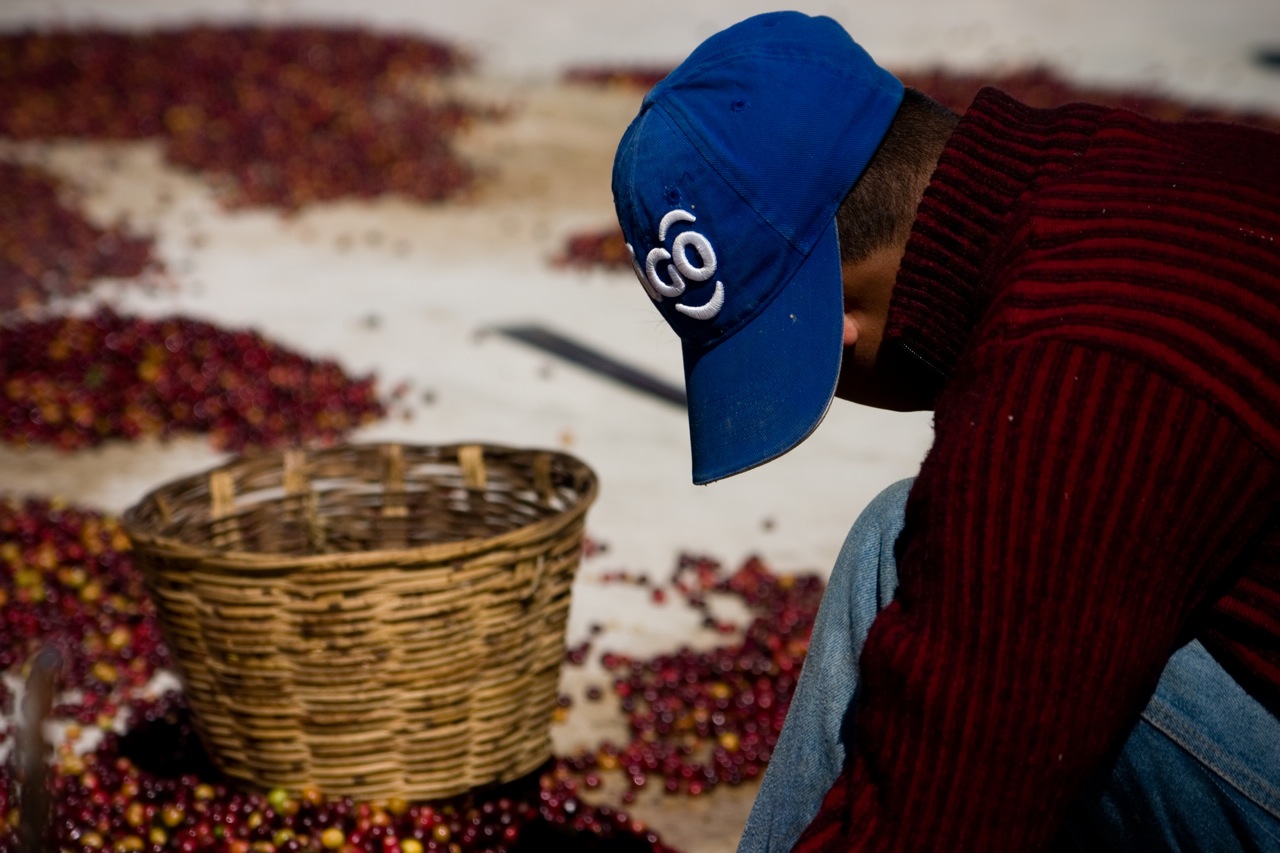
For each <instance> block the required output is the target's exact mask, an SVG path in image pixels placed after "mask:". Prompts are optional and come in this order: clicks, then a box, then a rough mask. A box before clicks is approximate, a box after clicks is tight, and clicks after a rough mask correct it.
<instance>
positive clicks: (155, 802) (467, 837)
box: [0, 694, 676, 853]
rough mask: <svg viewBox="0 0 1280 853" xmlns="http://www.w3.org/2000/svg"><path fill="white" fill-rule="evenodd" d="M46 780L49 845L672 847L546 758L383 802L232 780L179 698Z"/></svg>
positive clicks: (275, 849)
mask: <svg viewBox="0 0 1280 853" xmlns="http://www.w3.org/2000/svg"><path fill="white" fill-rule="evenodd" d="M53 769H54V772H53V774H52V779H51V789H52V790H51V793H52V803H53V805H52V815H51V820H50V825H49V827H48V835H47V839H46V843H47V845H48V847H47V849H56V850H62V851H74V853H97V851H112V853H138V852H139V851H146V853H166V851H180V852H181V853H194V851H218V853H297V851H314V852H315V853H320V851H337V853H480V851H487V853H535V852H536V853H542V851H548V850H555V851H564V853H574V851H601V853H603V851H621V853H632V852H633V851H634V853H676V851H675V850H674V849H673V848H671V847H669V846H667V845H666V844H664V843H663V842H662V840H661V838H660V837H659V836H658V834H657V833H656V832H654V831H653V830H651V829H649V828H647V827H646V826H645V825H643V824H642V823H640V822H639V821H637V820H636V819H634V818H633V817H631V816H630V815H628V814H627V813H626V812H625V811H622V810H619V809H615V808H612V807H609V806H604V805H600V806H597V805H591V804H589V803H587V802H586V801H584V800H583V799H582V798H581V797H580V796H579V793H578V790H579V789H578V787H577V784H576V782H575V781H574V779H573V774H572V773H570V772H569V771H568V770H567V769H566V768H564V767H563V766H562V765H560V764H557V763H556V762H554V761H551V762H548V763H547V764H546V765H544V766H543V767H542V768H540V769H539V770H538V771H537V772H535V773H533V774H531V775H529V776H527V777H525V778H522V779H519V780H517V781H515V782H512V783H508V784H506V785H503V786H499V787H493V788H490V789H487V790H479V791H475V792H471V793H469V794H466V795H463V796H460V797H456V798H453V799H450V800H443V801H433V802H415V803H409V802H406V801H404V800H394V799H393V800H390V801H388V802H386V803H382V804H374V803H367V802H358V801H355V800H353V799H352V798H350V797H331V796H325V795H323V794H322V793H321V792H320V791H318V790H315V789H304V790H302V791H299V792H289V791H285V790H283V789H274V790H271V791H268V792H258V791H251V790H248V789H245V788H244V787H242V786H238V785H235V784H231V783H228V782H227V781H225V780H224V779H222V778H221V777H220V776H219V775H218V774H217V772H216V771H215V770H213V769H212V767H211V766H210V765H209V763H208V760H207V758H206V757H205V756H204V755H203V754H202V753H201V751H200V746H199V740H198V737H197V736H196V734H195V732H194V730H193V729H192V727H191V723H190V719H189V716H188V713H187V709H186V707H185V706H184V705H183V703H182V701H181V699H180V697H178V696H177V695H175V694H166V695H165V696H164V697H162V698H160V699H159V700H156V701H144V702H140V703H138V704H137V705H136V706H135V707H134V709H133V711H132V716H131V719H130V722H129V728H128V732H127V733H126V734H124V735H120V734H117V733H115V732H111V733H108V734H107V735H106V736H105V737H104V738H103V739H102V741H101V742H100V743H99V744H98V746H97V748H96V749H94V750H93V751H90V752H87V753H83V754H77V753H76V752H75V751H74V750H72V749H71V747H70V746H69V745H65V744H64V745H63V746H62V747H61V748H60V749H59V750H58V754H57V760H56V763H55V765H54V768H53ZM15 776H16V773H15V771H14V770H13V768H12V767H7V768H5V769H4V770H3V771H0V818H3V820H0V848H3V849H12V847H13V842H14V841H15V840H16V837H17V833H18V829H17V826H16V823H17V821H16V817H17V814H18V810H19V803H17V802H16V800H17V797H16V791H15V788H16V787H17V786H16V785H15V781H16V780H15Z"/></svg>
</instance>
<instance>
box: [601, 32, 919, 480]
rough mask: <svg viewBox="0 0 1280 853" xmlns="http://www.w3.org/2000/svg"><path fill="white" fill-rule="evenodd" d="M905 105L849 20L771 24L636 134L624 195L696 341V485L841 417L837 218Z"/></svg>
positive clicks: (667, 101) (618, 180)
mask: <svg viewBox="0 0 1280 853" xmlns="http://www.w3.org/2000/svg"><path fill="white" fill-rule="evenodd" d="M902 98H903V87H902V84H901V83H900V82H899V81H898V80H897V79H896V78H894V77H893V76H892V75H891V74H889V73H888V72H886V71H885V70H883V69H882V68H880V67H879V66H877V65H876V64H875V62H873V61H872V60H871V58H870V57H869V56H868V55H867V54H866V53H865V52H864V51H863V50H862V49H861V48H860V47H859V46H858V45H857V44H855V43H854V42H853V40H852V39H851V38H850V37H849V36H848V34H847V33H845V31H844V30H843V29H841V28H840V26H839V25H838V24H836V23H835V22H834V21H832V20H830V19H828V18H810V17H808V16H805V15H802V14H799V13H795V12H779V13H771V14H767V15H760V16H757V17H754V18H750V19H748V20H746V21H743V22H742V23H740V24H737V25H735V26H733V27H730V28H729V29H727V30H725V31H723V32H721V33H718V34H717V35H715V36H712V37H711V38H710V39H708V40H707V41H705V42H704V43H703V44H702V45H700V46H699V47H698V48H697V49H696V50H695V51H694V52H693V53H692V54H691V55H690V56H689V58H688V59H687V60H685V62H683V63H682V64H681V65H680V66H679V67H678V68H677V69H676V70H675V71H673V72H672V73H671V74H670V75H669V76H668V77H667V78H666V79H665V80H663V81H662V82H661V83H659V84H658V85H657V86H655V87H654V89H653V90H652V91H651V92H650V93H649V94H648V95H647V96H646V98H645V100H644V103H643V105H642V106H641V109H640V114H639V115H638V116H637V117H636V119H635V120H634V121H633V122H632V124H631V126H630V127H629V128H628V129H627V132H626V134H625V135H624V136H623V138H622V141H621V143H620V144H619V147H618V153H617V157H616V160H615V162H614V174H613V192H614V202H615V205H616V207H617V212H618V218H619V222H620V223H621V225H622V230H623V233H624V235H625V237H626V240H627V244H628V246H629V248H630V249H631V251H632V254H633V256H634V259H635V267H636V274H637V276H638V277H639V279H640V281H641V284H642V285H643V286H644V288H645V290H646V291H647V292H648V294H649V296H650V298H651V299H653V301H654V302H655V303H656V305H657V307H658V310H659V311H660V312H661V313H662V315H663V317H664V318H665V319H666V320H667V322H668V323H669V324H670V325H671V327H672V328H673V329H674V330H675V332H676V333H677V334H678V335H679V336H680V338H681V342H682V345H683V350H684V362H685V381H686V387H687V391H688V398H689V427H690V437H691V441H692V448H693V479H694V481H695V482H698V483H706V482H711V481H713V480H717V479H720V478H723V477H727V476H730V475H732V474H735V473H738V472H740V471H745V470H747V469H748V468H752V467H755V466H756V465H759V464H762V463H764V462H767V461H769V460H770V459H773V458H775V457H777V456H779V455H781V454H783V453H785V452H786V451H788V450H790V449H791V448H792V447H794V446H795V445H796V444H798V443H800V442H801V441H803V440H804V439H805V438H806V437H807V436H808V435H809V434H810V432H812V430H813V429H814V428H815V427H816V426H817V424H818V422H819V421H821V420H822V417H823V415H824V414H825V413H826V410H827V407H828V406H829V404H830V402H831V398H832V396H833V394H834V392H835V390H836V382H837V376H838V375H839V373H840V364H841V357H842V352H843V350H844V344H845V332H844V328H845V323H844V313H843V295H842V259H841V253H840V240H839V239H838V238H837V230H838V229H837V225H836V211H837V209H838V208H839V207H840V205H841V202H842V201H843V200H844V199H845V197H846V195H847V194H848V193H849V190H850V188H851V187H853V186H854V185H855V183H856V182H857V181H858V180H859V177H860V176H861V175H862V174H863V172H864V170H865V169H866V168H867V165H868V163H869V161H870V160H871V159H872V156H873V155H874V154H875V152H876V150H877V148H878V147H879V146H880V144H881V142H882V140H883V139H884V138H885V134H886V132H887V131H888V128H889V126H890V124H891V122H892V121H893V120H894V116H895V114H896V113H897V111H898V108H899V105H900V103H901V101H902ZM895 233H896V232H895Z"/></svg>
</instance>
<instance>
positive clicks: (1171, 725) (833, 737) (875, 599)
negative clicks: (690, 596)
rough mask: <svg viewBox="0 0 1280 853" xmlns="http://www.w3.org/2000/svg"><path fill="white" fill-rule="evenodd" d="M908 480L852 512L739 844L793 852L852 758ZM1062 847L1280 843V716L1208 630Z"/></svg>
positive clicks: (888, 595)
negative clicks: (866, 658)
mask: <svg viewBox="0 0 1280 853" xmlns="http://www.w3.org/2000/svg"><path fill="white" fill-rule="evenodd" d="M910 487H911V481H910V480H903V481H901V482H898V483H895V484H893V485H892V486H890V487H889V488H888V489H886V490H885V491H884V492H882V493H881V494H880V495H879V496H877V497H876V499H875V500H874V501H872V502H871V503H870V504H869V505H868V506H867V508H866V509H865V510H864V511H863V513H862V515H861V516H859V518H858V520H857V521H856V522H855V523H854V525H853V528H852V529H851V530H850V531H849V535H848V537H847V538H846V539H845V543H844V547H843V548H842V549H841V551H840V555H839V557H838V558H837V560H836V564H835V567H834V569H833V571H832V574H831V578H830V580H829V581H828V584H827V592H826V594H825V596H824V597H823V601H822V607H821V608H820V609H819V611H818V616H817V621H816V622H815V623H814V629H813V636H812V638H811V640H810V643H809V654H808V657H807V658H806V660H805V665H804V670H803V672H802V673H801V676H800V680H799V683H798V685H797V687H796V692H795V696H794V698H793V699H792V703H791V709H790V711H789V712H788V714H787V720H786V723H785V725H784V726H783V729H782V732H781V734H780V735H779V738H778V744H777V748H776V749H775V750H774V752H773V756H772V758H771V760H770V762H769V766H768V768H767V769H766V771H765V775H764V779H763V780H762V782H761V786H760V791H759V793H758V794H757V796H756V800H755V804H754V805H753V807H752V809H751V814H750V815H749V816H748V818H747V824H746V827H745V829H744V830H743V834H742V839H741V841H740V843H739V845H738V851H739V853H785V851H789V850H791V848H792V847H793V846H794V845H795V842H796V840H797V839H798V838H799V837H800V834H801V833H802V832H803V831H804V829H805V827H806V826H808V824H809V822H810V821H811V820H812V819H813V816H814V815H815V814H817V811H818V808H819V806H820V805H821V804H822V800H823V797H825V796H826V793H827V790H828V789H829V788H830V787H831V785H832V783H833V782H835V780H836V777H837V776H838V775H839V773H840V771H841V768H842V767H843V765H844V755H845V752H844V738H843V735H842V732H843V731H844V730H846V726H847V725H848V718H849V717H850V716H851V715H852V713H853V706H854V697H855V695H856V693H857V687H858V667H857V663H858V657H859V655H860V654H861V652H862V645H863V643H864V642H865V640H866V636H867V632H868V631H869V630H870V627H871V621H872V620H873V619H874V618H875V615H876V613H877V612H879V610H880V609H881V608H883V607H884V606H885V605H886V604H888V603H889V602H890V601H891V600H892V598H893V592H894V590H895V588H896V587H897V565H896V563H895V562H894V556H893V544H894V542H895V541H896V539H897V537H898V532H899V531H900V530H901V529H902V524H903V509H904V506H905V504H906V499H907V492H908V491H909V489H910ZM1058 841H1059V845H1058V847H1057V848H1056V849H1079V850H1083V851H1089V852H1090V853H1094V851H1164V850H1169V851H1213V853H1218V851H1237V850H1240V851H1275V853H1280V719H1277V718H1276V717H1275V716H1274V715H1272V714H1271V713H1269V712H1268V711H1267V710H1266V709H1265V708H1264V707H1262V705H1260V704H1259V703H1258V702H1256V701H1255V700H1254V699H1252V698H1251V697H1250V696H1249V695H1248V694H1247V693H1245V692H1244V690H1243V689H1242V688H1241V687H1240V686H1239V685H1238V684H1237V683H1236V682H1235V681H1234V680H1233V679H1232V678H1231V677H1230V676H1229V675H1228V674H1227V673H1226V671H1224V670H1223V669H1222V667H1220V666H1219V665H1218V664H1217V662H1216V661H1214V659H1213V658H1212V656H1210V655H1209V653H1208V652H1207V651H1206V650H1205V648H1204V647H1203V646H1202V645H1201V644H1200V643H1199V642H1192V643H1190V644H1188V645H1187V646H1184V647H1183V648H1182V649H1180V650H1178V652H1177V653H1176V654H1174V655H1173V657H1171V658H1170V660H1169V663H1168V665H1167V666H1166V668H1165V671H1164V673H1163V675H1162V676H1161V678H1160V683H1159V685H1158V686H1157V689H1156V693H1155V695H1154V696H1153V697H1152V699H1151V701H1150V703H1149V704H1148V705H1147V708H1146V709H1145V710H1144V711H1143V714H1142V718H1141V720H1140V721H1139V723H1138V724H1137V725H1136V726H1135V727H1134V730H1133V732H1132V734H1131V735H1130V737H1129V739H1128V741H1126V743H1125V745H1124V748H1123V749H1122V750H1121V753H1120V755H1119V757H1118V759H1117V760H1116V763H1115V765H1114V766H1113V767H1110V768H1106V769H1104V770H1103V771H1101V772H1100V773H1099V774H1098V776H1097V782H1096V783H1095V784H1092V785H1090V786H1089V787H1088V790H1086V791H1085V792H1084V793H1083V794H1082V795H1081V796H1080V798H1079V800H1078V801H1077V802H1076V803H1075V804H1074V806H1073V807H1072V809H1071V811H1070V813H1069V815H1068V817H1067V820H1066V823H1065V825H1064V827H1063V830H1062V834H1061V836H1060V838H1059V839H1058Z"/></svg>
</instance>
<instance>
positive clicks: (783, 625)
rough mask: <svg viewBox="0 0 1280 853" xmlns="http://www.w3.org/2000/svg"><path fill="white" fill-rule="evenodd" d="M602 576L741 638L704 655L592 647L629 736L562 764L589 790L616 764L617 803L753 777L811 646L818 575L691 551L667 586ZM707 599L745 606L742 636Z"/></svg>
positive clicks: (579, 654) (578, 649) (697, 791)
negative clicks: (655, 789) (619, 777)
mask: <svg viewBox="0 0 1280 853" xmlns="http://www.w3.org/2000/svg"><path fill="white" fill-rule="evenodd" d="M603 578H604V580H605V581H606V582H618V583H631V584H637V585H640V586H646V587H649V588H650V595H651V597H652V599H653V600H654V601H655V602H657V603H664V602H668V601H673V602H674V601H676V600H683V601H684V602H685V604H687V605H688V606H691V607H693V608H695V609H697V610H699V611H700V612H701V613H702V617H703V625H704V627H706V628H710V629H713V630H715V631H716V632H718V633H719V634H723V635H739V634H740V636H739V639H737V640H736V641H734V642H731V643H728V644H726V645H723V646H718V647H716V648H713V649H710V650H707V651H695V650H694V649H692V648H682V649H679V650H678V651H676V652H675V653H673V654H666V655H660V656H658V657H656V658H654V659H652V660H637V659H632V658H629V657H628V656H626V655H622V654H618V653H614V652H604V653H603V654H601V655H600V662H601V664H602V665H603V667H604V669H605V671H606V672H608V673H610V674H611V675H612V676H613V679H614V680H613V684H612V692H613V693H614V694H615V696H616V697H617V699H618V701H619V704H620V707H621V710H622V712H623V713H624V714H625V716H626V719H627V725H628V728H629V731H630V734H631V737H630V740H629V741H628V742H627V743H625V744H613V743H604V744H601V745H600V746H599V747H598V748H595V749H591V750H587V751H584V752H582V753H580V754H578V755H575V756H572V757H570V758H567V759H566V763H567V765H568V766H569V767H570V768H572V769H573V770H574V771H575V772H576V773H580V774H582V777H583V781H584V783H585V784H586V785H587V787H596V786H598V785H599V784H600V783H601V773H602V772H607V771H621V772H622V774H623V775H624V778H625V781H626V783H627V785H626V789H625V791H624V793H623V795H622V796H623V801H624V802H632V801H634V799H635V797H636V794H637V792H638V791H639V790H640V789H642V788H644V787H645V786H646V785H650V784H658V785H661V786H662V789H663V790H664V791H666V792H668V793H672V794H675V793H680V794H685V795H690V796H699V795H701V794H703V793H705V792H707V791H710V790H712V789H713V788H716V787H718V786H720V785H738V784H741V783H743V782H745V781H749V780H752V779H755V778H756V777H758V776H759V775H760V773H761V772H762V771H763V770H764V767H765V765H766V764H767V763H768V761H769V757H770V755H771V754H772V751H773V747H774V745H775V744H776V743H777V739H778V734H779V732H780V731H781V730H782V722H783V720H784V718H785V717H786V713H787V708H788V707H789V706H790V703H791V696H792V694H793V693H794V691H795V685H796V679H797V678H798V677H799V675H800V668H801V665H802V664H803V662H804V657H805V653H806V652H807V651H808V647H809V635H810V633H811V632H812V630H813V621H814V618H815V617H816V616H817V612H818V605H819V603H820V601H821V599H822V592H823V589H824V587H825V584H824V582H823V581H822V579H821V578H820V577H819V576H817V575H812V574H774V573H773V572H771V571H770V570H769V568H768V566H767V565H766V564H765V563H764V561H763V560H761V559H760V558H759V557H752V558H749V559H747V560H746V561H745V562H744V563H743V564H742V565H741V566H740V567H739V568H738V569H737V570H736V571H733V572H732V573H727V572H725V570H724V567H723V566H722V565H721V564H720V563H719V562H718V561H716V560H713V559H711V558H708V557H706V556H696V555H691V554H685V555H682V556H681V557H680V558H679V561H678V563H677V566H676V570H675V572H674V575H673V577H672V580H671V582H670V584H668V585H665V586H654V585H653V584H652V583H651V581H649V580H648V578H647V577H646V576H644V575H632V574H630V573H627V572H612V573H607V574H605V575H604V576H603ZM716 595H727V596H732V597H736V598H738V599H739V600H740V601H741V602H742V603H743V604H745V605H746V606H747V607H748V608H749V609H750V611H751V612H752V613H753V617H752V619H751V621H750V623H749V624H748V625H747V627H746V629H745V630H744V631H741V633H740V632H739V629H738V628H737V627H736V626H735V625H733V624H731V623H728V622H724V621H721V620H719V619H717V618H716V617H715V616H714V614H713V611H712V607H711V603H710V598H709V597H710V596H716ZM591 651H592V650H591V641H588V642H586V643H583V644H582V645H579V646H575V647H573V648H571V649H569V651H568V661H569V663H580V662H583V661H585V659H586V657H587V656H588V655H589V654H590V653H591ZM595 695H596V696H598V695H599V694H598V693H596V694H595ZM588 697H589V698H592V693H591V691H589V693H588ZM562 704H563V702H562ZM651 780H652V782H651Z"/></svg>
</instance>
